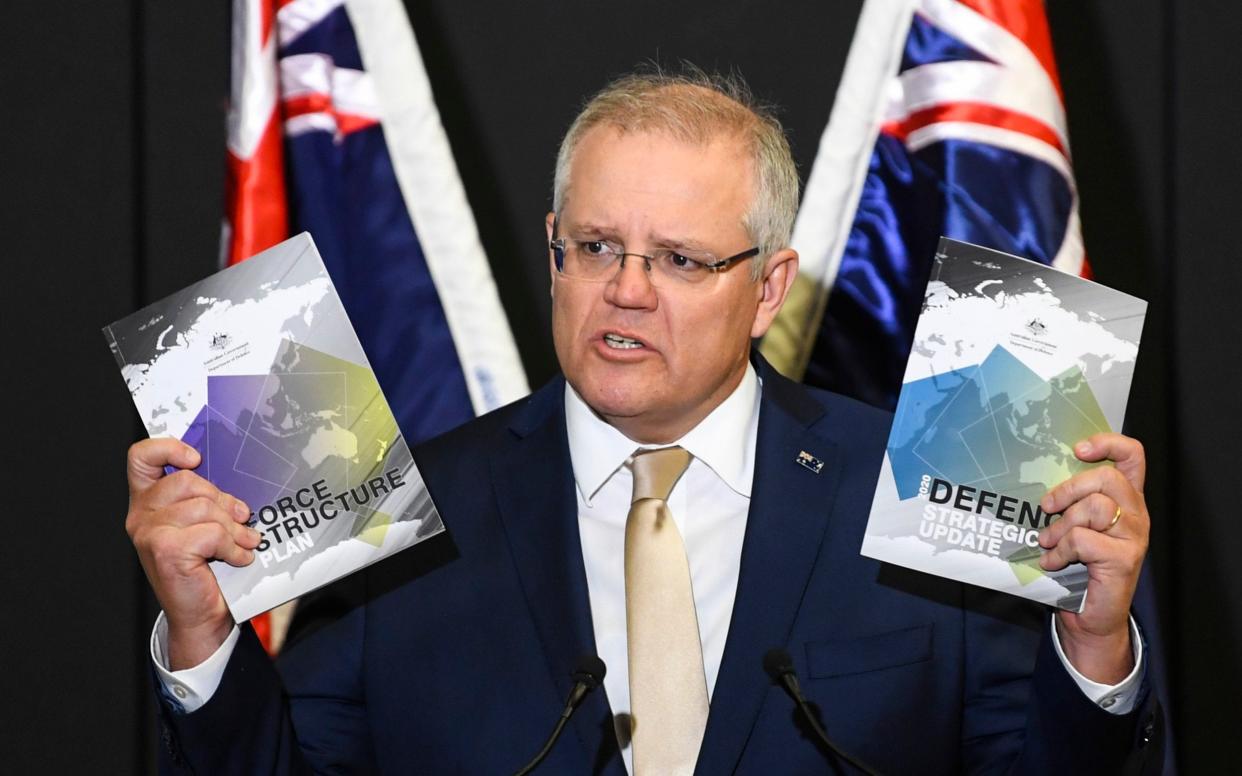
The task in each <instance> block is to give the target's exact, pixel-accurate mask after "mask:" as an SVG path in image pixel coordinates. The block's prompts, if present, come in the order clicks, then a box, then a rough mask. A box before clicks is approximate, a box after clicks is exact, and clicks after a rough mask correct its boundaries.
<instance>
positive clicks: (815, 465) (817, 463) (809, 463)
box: [794, 450, 824, 474]
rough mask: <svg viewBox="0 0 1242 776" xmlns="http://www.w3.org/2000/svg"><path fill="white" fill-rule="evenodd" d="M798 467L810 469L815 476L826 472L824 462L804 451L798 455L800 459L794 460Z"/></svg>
mask: <svg viewBox="0 0 1242 776" xmlns="http://www.w3.org/2000/svg"><path fill="white" fill-rule="evenodd" d="M794 460H795V461H797V462H798V465H799V466H801V467H802V468H804V469H810V470H811V471H812V472H814V473H815V474H819V473H820V472H821V471H823V470H824V462H823V461H821V460H819V459H818V458H816V457H815V456H813V455H811V454H810V453H808V452H807V451H805V450H803V451H802V452H800V453H798V457H797V458H795V459H794Z"/></svg>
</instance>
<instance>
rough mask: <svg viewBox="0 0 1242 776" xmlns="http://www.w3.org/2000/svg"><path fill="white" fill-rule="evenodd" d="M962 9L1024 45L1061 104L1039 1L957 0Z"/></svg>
mask: <svg viewBox="0 0 1242 776" xmlns="http://www.w3.org/2000/svg"><path fill="white" fill-rule="evenodd" d="M959 1H960V2H961V4H962V5H964V6H966V7H967V8H970V9H971V10H973V11H975V12H976V13H978V14H979V15H980V16H983V17H985V18H987V19H989V20H991V21H993V22H995V23H996V24H997V25H999V26H1001V27H1003V28H1004V29H1006V30H1008V31H1009V32H1010V34H1012V35H1013V36H1014V37H1016V38H1018V39H1019V40H1021V41H1022V42H1023V43H1025V44H1026V47H1027V48H1029V49H1030V50H1031V53H1032V54H1034V55H1035V58H1036V59H1037V60H1039V64H1041V65H1042V66H1043V68H1044V70H1045V71H1046V72H1047V73H1048V77H1049V78H1051V79H1052V85H1053V86H1055V87H1056V90H1057V95H1058V96H1059V97H1060V98H1061V101H1062V102H1064V101H1065V94H1064V93H1063V92H1062V91H1061V78H1060V77H1059V76H1058V75H1057V62H1056V57H1055V56H1053V53H1052V33H1050V32H1049V31H1048V17H1047V16H1045V15H1044V4H1043V3H1042V2H1039V0H959Z"/></svg>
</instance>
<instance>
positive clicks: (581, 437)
mask: <svg viewBox="0 0 1242 776" xmlns="http://www.w3.org/2000/svg"><path fill="white" fill-rule="evenodd" d="M761 390H762V385H761V383H760V381H759V379H758V376H757V375H756V374H755V371H754V369H753V368H752V367H749V366H748V367H747V369H746V374H745V375H744V376H743V378H742V381H741V383H739V384H738V387H737V388H736V389H735V390H734V392H733V393H732V394H730V395H729V397H728V398H727V399H725V400H724V401H723V402H722V403H721V404H720V406H718V407H716V409H715V410H713V411H712V412H711V414H710V415H708V416H707V417H706V418H704V419H703V421H702V422H701V423H699V425H697V426H695V427H694V428H693V429H692V430H691V431H690V432H689V433H687V434H686V435H685V436H684V437H682V438H681V439H679V440H676V441H675V442H672V443H670V445H680V446H681V447H683V448H685V449H686V450H688V451H689V452H690V454H691V455H693V456H694V460H693V461H691V463H690V466H689V468H687V469H686V473H685V474H684V475H683V476H682V478H681V480H680V481H678V483H677V485H676V486H675V487H674V488H673V492H672V493H671V494H670V495H669V498H668V505H669V511H670V512H672V514H673V520H674V522H676V523H677V528H678V530H679V531H681V535H682V538H683V540H684V542H685V545H686V556H687V559H688V561H689V564H690V577H691V585H692V588H693V592H694V604H695V608H696V611H697V615H698V622H699V638H700V642H701V644H702V647H703V672H704V675H705V677H706V679H707V694H708V698H709V699H710V698H711V696H712V692H713V690H714V689H715V686H716V677H717V675H718V674H719V672H720V660H721V657H722V656H723V654H724V646H725V638H726V636H727V635H728V632H729V621H730V619H731V617H732V615H733V600H734V597H735V596H736V593H737V581H738V573H739V569H740V564H741V558H742V542H743V539H744V537H745V532H746V516H747V513H748V511H749V509H750V493H751V483H752V481H753V480H754V471H755V450H756V440H757V435H758V428H759V400H760V393H761ZM565 422H566V428H567V432H568V436H569V455H570V460H571V462H572V465H573V473H574V481H575V483H576V491H577V499H578V530H579V532H580V535H581V540H582V559H583V563H584V566H585V568H586V578H587V588H588V591H589V597H590V606H591V620H592V623H593V625H594V635H595V647H596V650H597V652H598V654H599V656H600V658H602V659H603V661H604V663H605V664H606V665H607V666H608V672H607V674H605V677H604V689H605V691H606V692H607V694H608V703H609V705H610V706H611V708H612V711H613V714H614V715H616V717H618V719H617V725H616V727H617V732H618V736H617V737H618V741H619V742H620V744H621V754H622V757H623V758H624V760H625V767H626V770H627V771H629V772H631V773H632V772H633V759H632V758H633V753H632V750H631V748H630V746H629V732H628V722H627V717H626V716H623V715H628V712H629V708H630V686H629V660H628V652H627V650H626V629H625V519H626V515H627V514H628V513H629V508H630V499H631V491H632V487H633V486H632V483H633V475H632V474H631V472H630V468H629V465H628V462H629V459H630V457H631V456H632V455H633V454H634V451H635V450H637V449H639V448H655V447H661V446H669V445H640V444H638V443H636V442H634V441H632V440H630V439H628V438H627V437H626V436H625V435H624V434H622V433H621V432H620V431H618V430H617V429H616V428H614V427H613V426H610V425H608V424H607V423H606V422H604V421H603V420H602V419H600V418H599V416H597V415H596V414H595V413H594V412H593V411H591V409H590V408H589V407H588V406H587V405H586V403H585V402H584V401H583V400H582V399H581V398H580V397H579V396H578V394H577V393H576V392H575V391H574V390H573V389H572V388H570V387H569V385H568V384H566V386H565ZM738 440H742V443H741V444H739V443H738ZM450 519H451V518H450ZM417 551H418V550H414V552H417ZM1050 627H1051V629H1052V634H1053V645H1054V646H1055V648H1056V652H1057V655H1058V656H1059V657H1060V659H1061V662H1062V663H1063V664H1064V665H1065V667H1066V669H1067V670H1068V671H1069V673H1070V676H1071V677H1073V679H1074V681H1075V682H1076V683H1077V684H1078V686H1079V688H1080V689H1081V690H1082V691H1083V693H1084V694H1085V695H1086V696H1087V697H1088V698H1090V699H1091V700H1092V701H1093V702H1095V703H1097V704H1099V705H1100V706H1101V707H1102V708H1104V709H1107V710H1108V711H1109V712H1111V713H1114V714H1125V713H1128V712H1129V711H1130V710H1132V709H1133V708H1134V703H1135V700H1136V698H1137V695H1138V690H1139V686H1140V683H1139V679H1138V678H1139V676H1140V675H1141V668H1142V659H1143V643H1142V639H1141V638H1140V636H1139V633H1138V628H1137V626H1136V625H1135V624H1134V620H1133V618H1131V621H1130V634H1131V644H1132V646H1133V650H1134V670H1133V671H1131V673H1130V675H1129V676H1128V677H1126V678H1125V679H1124V680H1122V681H1121V683H1119V684H1117V685H1111V686H1110V685H1103V684H1099V683H1097V682H1093V681H1091V680H1090V679H1087V678H1086V677H1084V676H1083V675H1082V674H1080V673H1078V671H1076V670H1075V669H1074V667H1073V666H1072V665H1070V664H1069V661H1068V660H1067V659H1066V657H1065V653H1064V652H1063V651H1062V649H1061V644H1060V640H1059V638H1057V635H1056V617H1055V616H1053V617H1052V618H1051V623H1050ZM238 632H239V631H238V629H237V628H234V629H233V632H232V633H231V634H230V635H229V637H228V639H227V640H226V641H225V642H224V644H222V645H221V646H220V648H219V649H218V650H217V651H216V652H215V653H214V654H213V655H212V656H211V657H210V658H208V659H207V660H206V661H204V662H203V663H201V664H200V665H198V666H195V667H193V668H188V669H185V670H182V671H171V670H169V669H168V662H167V660H166V658H165V655H166V654H167V649H166V648H165V644H166V641H167V623H166V622H165V620H164V615H163V613H161V614H160V616H159V617H158V618H157V620H156V623H155V628H154V629H153V632H152V634H151V659H152V661H153V662H154V663H155V667H156V671H157V673H158V674H159V676H160V679H161V683H162V684H163V686H164V690H165V693H164V694H165V697H166V698H168V699H169V701H170V702H173V703H174V704H175V705H176V706H179V707H180V710H181V711H183V712H185V713H190V712H193V711H195V710H196V709H198V708H200V707H201V706H202V705H203V704H205V703H206V702H207V701H208V700H210V699H211V696H212V695H213V694H214V693H215V691H216V688H217V687H218V686H219V684H220V680H221V678H222V677H223V675H224V669H225V665H226V664H227V663H228V658H229V656H230V655H231V654H232V652H233V649H234V647H235V645H236V643H237V635H238ZM174 698H175V701H174V700H173V699H174Z"/></svg>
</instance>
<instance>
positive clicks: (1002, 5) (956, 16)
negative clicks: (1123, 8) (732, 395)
mask: <svg viewBox="0 0 1242 776" xmlns="http://www.w3.org/2000/svg"><path fill="white" fill-rule="evenodd" d="M941 235H945V236H948V237H952V238H954V239H957V240H963V241H966V242H971V243H976V244H979V245H984V246H987V247H989V248H995V249H997V250H1001V251H1005V252H1007V253H1014V254H1017V255H1019V256H1024V257H1026V258H1029V259H1033V260H1036V261H1042V262H1044V263H1046V264H1051V265H1053V266H1055V267H1058V268H1060V269H1063V270H1065V271H1066V272H1071V273H1074V274H1082V275H1086V274H1087V273H1088V268H1087V262H1086V257H1085V255H1084V251H1083V244H1082V236H1081V232H1080V229H1079V221H1078V195H1077V191H1076V188H1075V185H1074V176H1073V171H1072V169H1071V167H1070V152H1069V135H1068V130H1067V128H1066V121H1065V109H1064V103H1063V100H1062V95H1061V85H1060V81H1059V79H1058V77H1057V70H1056V64H1055V62H1054V60H1053V53H1052V41H1051V37H1050V36H1049V32H1048V24H1047V20H1046V18H1045V16H1044V9H1043V4H1042V3H1040V2H1038V0H868V2H867V3H865V5H864V6H863V10H862V13H861V16H860V18H859V22H858V29H857V32H856V33H855V37H854V43H853V45H852V47H851V48H850V53H849V57H848V60H847V62H846V66H845V73H844V76H843V78H842V80H841V83H840V85H839V86H838V89H837V96H836V102H835V104H834V105H833V109H832V114H831V117H830V119H829V123H828V127H827V129H826V130H825V132H824V135H823V138H822V139H821V141H820V148H819V154H818V157H817V158H816V160H815V165H814V167H813V169H812V171H811V175H810V178H809V180H808V182H807V188H806V193H805V196H804V197H803V201H802V207H801V210H800V212H799V214H798V220H797V224H796V227H795V230H794V237H793V247H794V248H796V249H797V250H798V253H799V255H800V256H801V259H802V264H801V272H800V278H799V283H798V287H796V289H795V293H794V295H793V297H792V298H791V300H790V303H789V304H787V305H786V309H785V310H784V311H782V314H781V318H780V319H779V320H778V322H777V325H776V326H775V327H774V330H773V332H772V333H771V334H769V337H768V339H767V340H766V341H765V343H764V353H765V354H766V355H768V356H769V358H770V360H772V361H773V362H774V363H775V364H776V365H777V366H778V367H779V368H782V369H784V370H785V371H786V372H787V373H792V374H794V375H796V376H803V377H804V379H805V381H806V382H808V383H811V384H814V385H820V386H823V387H827V388H831V389H833V390H836V391H839V392H841V393H845V394H847V395H852V396H855V397H856V398H859V399H862V400H864V401H867V402H870V403H872V404H875V405H877V406H881V407H888V408H892V407H893V406H895V404H896V398H897V392H898V391H899V389H900V387H901V378H902V373H903V372H904V370H905V364H906V359H907V356H908V355H909V349H910V342H911V339H912V337H913V334H914V325H915V322H916V320H917V318H918V313H919V308H920V303H921V301H922V297H923V289H924V286H925V285H926V283H927V277H928V274H929V272H930V268H931V259H932V256H933V254H934V253H935V249H936V243H937V240H938V239H939V238H940V236H941Z"/></svg>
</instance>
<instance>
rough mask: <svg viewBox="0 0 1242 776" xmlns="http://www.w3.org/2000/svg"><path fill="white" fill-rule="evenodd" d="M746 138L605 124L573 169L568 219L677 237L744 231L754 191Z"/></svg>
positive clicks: (577, 153) (587, 137)
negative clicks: (694, 136) (684, 135)
mask: <svg viewBox="0 0 1242 776" xmlns="http://www.w3.org/2000/svg"><path fill="white" fill-rule="evenodd" d="M751 166H752V165H751V161H750V159H749V157H748V155H747V153H746V149H745V147H744V146H743V143H742V141H741V140H740V139H739V138H737V137H736V136H732V135H717V136H714V137H712V138H709V139H708V140H707V141H705V142H693V141H685V140H681V139H678V138H676V137H673V136H671V135H669V134H667V133H664V132H659V131H623V130H621V129H618V128H616V127H612V126H606V125H601V126H597V127H593V128H592V129H590V130H589V131H588V132H587V133H586V134H584V135H583V137H582V139H581V141H579V143H578V146H577V148H576V149H575V150H574V154H573V158H572V160H571V164H570V168H569V177H568V181H567V186H566V189H565V198H564V203H563V209H562V213H561V214H560V215H561V217H562V219H563V221H564V222H565V223H566V224H570V225H573V224H582V223H590V224H592V225H595V226H601V227H608V228H614V229H617V230H643V231H646V232H647V233H654V234H663V235H666V236H671V237H676V236H682V235H685V234H686V233H687V232H695V231H700V230H701V231H708V230H714V231H715V232H717V233H722V235H721V236H722V238H725V239H728V238H729V237H730V236H731V233H733V232H736V231H739V230H740V231H741V232H742V234H743V235H744V227H743V224H742V221H743V218H744V217H745V215H746V212H747V211H748V209H749V207H750V203H751V200H752V198H753V194H754V185H753V174H752V171H751Z"/></svg>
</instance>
